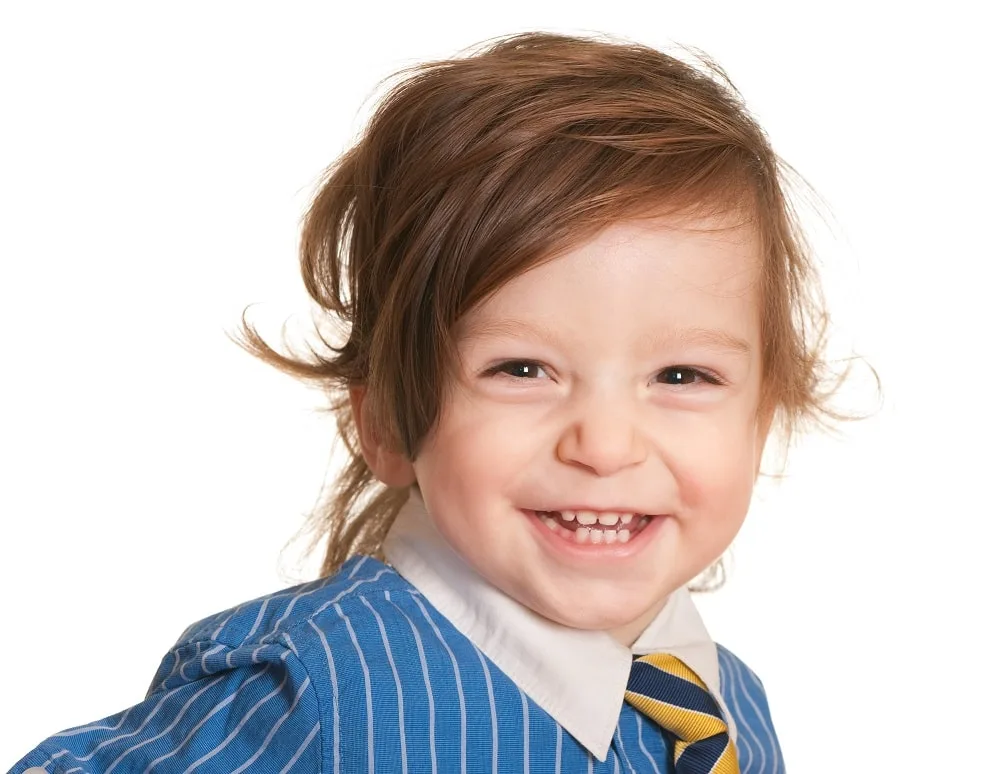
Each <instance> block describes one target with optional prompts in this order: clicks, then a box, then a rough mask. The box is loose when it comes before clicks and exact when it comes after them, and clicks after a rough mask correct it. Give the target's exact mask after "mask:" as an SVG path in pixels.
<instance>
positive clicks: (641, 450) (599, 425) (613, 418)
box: [556, 396, 648, 476]
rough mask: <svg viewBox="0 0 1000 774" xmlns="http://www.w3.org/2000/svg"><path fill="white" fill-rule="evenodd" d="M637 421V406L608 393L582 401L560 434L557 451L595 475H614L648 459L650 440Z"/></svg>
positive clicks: (573, 463) (568, 462)
mask: <svg viewBox="0 0 1000 774" xmlns="http://www.w3.org/2000/svg"><path fill="white" fill-rule="evenodd" d="M637 422H638V417H637V416H636V415H635V412H634V411H633V410H631V409H630V408H629V407H628V406H625V405H622V403H621V402H616V401H612V400H611V399H609V398H608V397H606V396H594V397H593V398H592V399H591V400H588V401H581V402H580V405H579V406H578V407H577V408H576V410H575V412H574V414H573V416H572V417H571V419H570V421H569V422H567V425H566V427H565V429H564V430H563V432H562V434H561V435H560V437H559V442H558V444H557V446H556V455H557V456H558V458H559V459H560V461H562V462H564V463H566V464H569V465H575V466H577V467H580V468H585V469H587V470H588V471H589V472H590V473H592V474H594V475H598V476H611V475H614V474H615V473H617V472H619V471H620V470H624V469H625V468H630V467H632V466H634V465H638V464H640V463H642V462H643V461H645V459H646V455H647V453H648V451H647V448H646V441H645V438H644V436H643V433H642V432H641V428H639V427H638V424H637Z"/></svg>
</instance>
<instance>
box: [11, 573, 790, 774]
mask: <svg viewBox="0 0 1000 774" xmlns="http://www.w3.org/2000/svg"><path fill="white" fill-rule="evenodd" d="M718 654H719V673H720V674H719V677H720V689H721V693H722V696H723V698H724V701H725V703H726V705H727V707H728V709H729V711H730V713H731V716H732V717H733V719H734V721H735V723H736V726H737V731H738V738H737V747H738V753H739V759H740V770H741V772H742V773H743V774H751V773H753V774H764V773H765V772H766V773H767V774H777V773H779V772H784V765H783V763H782V759H781V753H780V750H779V747H778V743H777V739H776V737H775V733H774V728H773V726H772V724H771V719H770V715H769V712H768V707H767V701H766V699H765V696H764V690H763V687H762V686H761V683H760V681H759V680H758V679H757V677H756V676H755V675H754V674H753V672H751V671H750V670H749V669H748V668H747V667H746V665H744V664H743V663H742V662H741V661H740V660H739V659H737V658H736V657H735V656H734V655H733V654H732V653H730V652H729V651H727V650H725V649H724V648H721V647H719V648H718ZM583 679H585V676H584V677H583ZM667 759H668V743H667V742H666V741H665V739H664V736H663V735H662V733H661V732H660V730H659V729H658V727H657V726H656V725H655V724H654V723H652V722H651V721H649V720H648V719H646V718H645V716H643V715H642V714H641V713H639V712H637V711H636V710H635V709H633V708H632V707H631V706H630V705H628V704H624V703H623V705H622V707H621V711H620V715H619V719H618V724H617V727H616V728H615V731H614V738H613V740H612V744H611V748H610V750H609V752H608V755H607V758H606V759H605V760H603V761H601V760H598V759H597V758H595V757H594V756H593V755H592V754H591V753H590V752H588V751H587V749H586V748H585V747H583V746H582V745H581V744H580V743H579V742H578V741H577V740H576V739H574V738H573V737H572V736H571V735H570V734H568V733H566V732H565V731H564V730H563V728H562V727H561V726H560V725H559V724H558V723H556V722H555V720H554V719H553V718H552V717H551V716H550V715H549V714H547V713H546V712H545V711H543V710H542V709H541V708H540V707H539V706H538V705H537V704H535V702H533V701H532V700H531V698H530V697H528V696H527V695H526V694H525V693H524V691H522V690H521V689H520V688H519V687H518V686H517V685H516V684H515V683H514V682H513V681H512V680H511V679H510V678H509V677H508V676H507V675H505V674H504V673H503V672H502V671H501V670H499V669H498V668H497V667H496V666H495V665H494V664H493V663H492V662H491V661H490V660H489V659H488V658H486V657H485V656H484V654H483V653H482V651H481V650H479V649H478V648H477V647H476V646H475V645H474V644H473V643H472V642H471V641H470V640H469V639H468V638H467V637H465V636H464V635H463V634H462V633H461V632H459V631H458V630H457V629H456V628H455V627H454V626H453V625H452V624H451V623H450V622H449V621H448V620H447V619H446V618H445V617H444V616H443V615H442V614H441V613H440V612H438V611H437V610H436V609H435V608H434V607H433V606H432V605H430V603H429V602H428V601H427V599H426V597H424V596H423V595H422V594H421V593H420V592H419V591H418V590H417V589H416V588H415V587H414V586H413V585H412V584H410V583H409V582H408V581H407V580H405V579H404V578H403V577H402V576H400V575H399V574H398V573H397V572H396V571H395V570H393V569H392V568H391V567H389V566H387V565H385V564H383V563H382V562H379V561H378V560H375V559H371V558H368V557H355V558H353V559H351V560H350V561H348V562H347V563H346V564H345V565H344V566H343V568H342V569H341V571H340V572H339V573H337V574H336V575H334V576H332V577H329V578H323V579H321V580H317V581H313V582H311V583H307V584H304V585H301V586H297V587H294V588H291V589H286V590H284V591H280V592H277V593H275V594H271V595H269V596H266V597H262V598H260V599H257V600H253V601H251V602H247V603H245V604H243V605H240V606H238V607H236V608H233V609H230V610H227V611H224V612H222V613H219V614H217V615H214V616H211V617H209V618H207V619H205V620H203V621H200V622H198V623H196V624H194V625H193V626H191V627H189V628H188V629H187V631H185V632H184V633H183V635H182V636H181V638H180V639H179V641H178V642H177V644H176V646H175V647H174V648H173V649H172V650H171V651H170V652H169V653H168V654H167V655H166V657H165V658H164V659H163V661H162V663H161V664H160V668H159V670H158V671H157V672H156V675H155V676H154V678H153V681H152V684H151V686H150V688H149V691H148V693H147V695H146V698H145V700H144V701H142V702H140V703H139V704H136V705H135V706H133V707H131V708H129V709H127V710H125V711H124V712H121V713H118V714H116V715H112V716H111V717H108V718H105V719H104V720H101V721H98V722H96V723H91V724H88V725H84V726H80V727H78V728H74V729H70V730H67V731H64V732H62V733H59V734H56V735H54V736H52V737H50V738H48V739H46V740H45V741H44V742H42V743H41V744H40V745H39V746H38V747H36V748H35V749H34V750H32V751H31V752H30V753H28V754H27V755H26V756H25V757H24V758H23V759H22V760H21V761H20V762H18V763H17V764H16V765H15V766H14V768H13V769H11V772H14V774H22V773H23V772H25V771H26V770H27V769H29V767H39V768H40V769H41V770H43V771H45V772H49V774H97V773H98V772H102V773H107V774H111V773H112V772H117V773H119V774H124V773H125V772H129V773H131V772H144V773H145V772H161V773H162V772H171V773H172V772H183V774H189V773H190V772H194V771H199V772H227V773H230V774H237V773H239V772H268V773H269V774H275V772H278V773H279V774H304V773H305V772H308V773H309V774H315V773H316V772H323V773H324V774H325V773H327V772H332V773H335V774H340V773H341V772H344V773H348V772H349V773H350V774H354V773H355V772H357V773H358V774H362V773H364V772H368V774H376V772H378V774H382V773H383V772H415V773H416V772H420V773H422V772H429V773H430V774H437V772H449V773H450V772H460V773H461V774H479V773H480V772H483V773H486V772H493V773H494V774H501V772H529V771H535V772H588V773H589V772H593V773H595V774H602V773H604V772H607V773H608V774H612V773H614V774H646V773H651V772H660V773H662V774H665V773H666V772H668V771H670V770H671V766H670V765H669V764H668V762H667Z"/></svg>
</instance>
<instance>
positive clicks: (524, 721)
mask: <svg viewBox="0 0 1000 774" xmlns="http://www.w3.org/2000/svg"><path fill="white" fill-rule="evenodd" d="M517 692H518V693H519V694H521V730H522V732H523V734H524V743H523V745H522V747H523V749H524V772H525V774H527V773H528V772H529V771H530V770H531V760H530V756H531V737H530V736H529V735H528V729H529V727H530V723H531V719H530V718H529V717H528V697H527V696H525V695H524V691H522V690H521V689H520V688H518V689H517Z"/></svg>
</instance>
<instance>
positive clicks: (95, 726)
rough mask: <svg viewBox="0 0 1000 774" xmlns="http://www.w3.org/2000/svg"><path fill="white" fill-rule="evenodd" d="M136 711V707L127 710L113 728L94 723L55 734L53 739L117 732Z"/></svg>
mask: <svg viewBox="0 0 1000 774" xmlns="http://www.w3.org/2000/svg"><path fill="white" fill-rule="evenodd" d="M134 709H135V707H129V708H128V709H127V710H125V712H123V713H122V717H121V720H119V721H118V722H117V723H115V724H114V725H113V726H102V725H100V724H99V723H94V724H92V725H89V726H80V727H79V728H73V729H70V730H69V731H63V732H61V733H58V734H53V735H52V738H53V739H57V738H62V737H67V736H78V735H79V734H86V733H87V732H89V731H117V730H118V729H119V728H121V727H122V724H123V723H124V722H125V719H126V718H128V716H129V713H131V712H132V710H134Z"/></svg>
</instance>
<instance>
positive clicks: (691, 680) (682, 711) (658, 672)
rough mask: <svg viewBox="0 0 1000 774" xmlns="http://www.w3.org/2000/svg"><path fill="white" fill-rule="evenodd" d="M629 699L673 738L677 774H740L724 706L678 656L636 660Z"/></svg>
mask: <svg viewBox="0 0 1000 774" xmlns="http://www.w3.org/2000/svg"><path fill="white" fill-rule="evenodd" d="M625 700H626V701H628V703H629V704H631V705H632V706H633V707H635V708H636V709H637V710H639V711H640V712H642V713H643V714H644V715H646V716H647V717H649V718H651V719H653V720H655V721H656V722H657V723H658V724H659V725H660V726H662V727H663V729H664V730H665V731H667V733H668V734H670V735H671V736H672V737H673V739H674V769H675V771H676V774H739V772H740V768H739V764H738V763H737V760H736V746H735V745H734V744H733V740H732V739H731V738H730V736H729V729H728V728H727V727H726V721H725V718H724V717H723V715H722V712H721V711H720V709H719V705H718V704H716V702H715V699H714V698H712V694H711V693H709V692H708V689H707V688H706V687H705V684H704V683H703V682H702V681H701V680H700V679H699V678H698V675H696V674H695V673H694V672H692V671H691V669H689V668H688V666H687V665H686V664H685V663H684V662H683V661H681V660H680V659H679V658H677V657H676V656H670V655H667V654H666V653H653V654H651V655H648V656H639V657H638V658H636V659H635V660H634V661H633V662H632V671H631V672H630V673H629V678H628V687H627V688H626V689H625Z"/></svg>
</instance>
